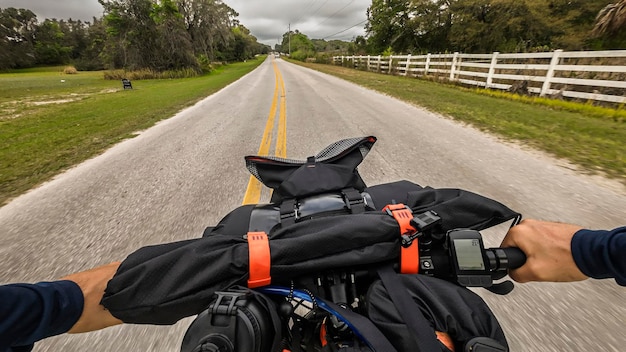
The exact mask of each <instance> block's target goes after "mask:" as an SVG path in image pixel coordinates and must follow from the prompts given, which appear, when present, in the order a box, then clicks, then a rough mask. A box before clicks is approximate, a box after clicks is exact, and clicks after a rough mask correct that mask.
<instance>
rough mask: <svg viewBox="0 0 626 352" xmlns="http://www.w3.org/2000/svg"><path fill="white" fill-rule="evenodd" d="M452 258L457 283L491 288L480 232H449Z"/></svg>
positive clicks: (490, 278) (464, 230) (491, 280)
mask: <svg viewBox="0 0 626 352" xmlns="http://www.w3.org/2000/svg"><path fill="white" fill-rule="evenodd" d="M447 237H448V241H449V242H448V243H449V251H450V257H451V258H452V264H453V269H454V276H455V279H456V281H457V282H458V283H459V285H461V286H466V287H490V286H491V285H492V283H493V279H492V277H491V273H490V271H489V266H488V261H487V258H486V257H485V254H484V253H485V247H484V246H483V239H482V236H481V234H480V232H478V231H475V230H467V229H462V230H452V231H449V232H448V235H447Z"/></svg>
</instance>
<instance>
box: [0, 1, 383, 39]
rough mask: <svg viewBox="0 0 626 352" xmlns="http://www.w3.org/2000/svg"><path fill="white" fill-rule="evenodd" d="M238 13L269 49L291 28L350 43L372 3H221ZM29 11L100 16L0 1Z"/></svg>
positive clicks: (70, 4) (87, 10)
mask: <svg viewBox="0 0 626 352" xmlns="http://www.w3.org/2000/svg"><path fill="white" fill-rule="evenodd" d="M223 1H224V3H226V4H228V6H230V7H231V8H233V9H234V10H235V11H237V12H238V13H239V17H238V18H239V21H240V22H241V24H243V25H244V26H246V27H247V28H248V29H249V30H250V31H251V32H252V35H254V36H255V37H257V39H258V41H259V42H262V43H264V44H267V45H271V46H272V47H273V46H274V45H275V44H276V43H278V42H279V41H280V40H282V39H281V38H282V35H283V34H284V33H286V32H287V31H288V29H289V25H290V24H291V30H293V31H295V30H296V29H297V30H299V31H300V32H301V33H304V34H306V35H307V36H308V37H309V38H311V39H326V40H332V39H340V40H347V41H350V40H352V39H353V38H354V37H356V36H358V35H363V34H364V33H365V30H364V29H363V28H364V27H365V21H366V19H367V14H366V11H367V7H368V6H369V5H370V4H371V0H223ZM6 7H17V8H26V9H29V10H32V11H33V12H34V13H35V14H36V15H37V19H38V20H39V21H42V20H44V19H46V18H57V19H69V18H72V19H80V20H84V21H91V19H92V17H94V16H95V17H101V16H102V7H101V6H100V4H99V3H98V1H97V0H0V8H6Z"/></svg>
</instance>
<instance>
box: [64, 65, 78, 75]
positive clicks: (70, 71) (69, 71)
mask: <svg viewBox="0 0 626 352" xmlns="http://www.w3.org/2000/svg"><path fill="white" fill-rule="evenodd" d="M63 73H65V74H66V75H75V74H77V73H78V70H76V67H74V66H67V67H65V68H64V69H63Z"/></svg>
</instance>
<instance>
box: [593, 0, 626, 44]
mask: <svg viewBox="0 0 626 352" xmlns="http://www.w3.org/2000/svg"><path fill="white" fill-rule="evenodd" d="M624 25H626V0H620V1H619V2H616V3H614V4H609V5H606V6H605V7H604V8H603V9H602V10H600V12H599V13H598V16H596V25H595V27H594V28H593V30H592V34H593V35H595V36H597V37H599V36H602V35H612V34H616V33H617V32H618V31H619V30H620V29H621V28H623V27H624Z"/></svg>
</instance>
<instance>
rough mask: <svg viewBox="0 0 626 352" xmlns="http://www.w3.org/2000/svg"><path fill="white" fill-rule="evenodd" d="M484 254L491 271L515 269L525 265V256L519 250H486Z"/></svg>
mask: <svg viewBox="0 0 626 352" xmlns="http://www.w3.org/2000/svg"><path fill="white" fill-rule="evenodd" d="M485 254H486V255H487V259H489V267H490V269H491V270H492V271H506V270H508V269H517V268H519V267H520V266H522V265H524V263H526V254H524V252H522V250H521V249H519V248H514V247H509V248H488V249H486V250H485Z"/></svg>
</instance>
